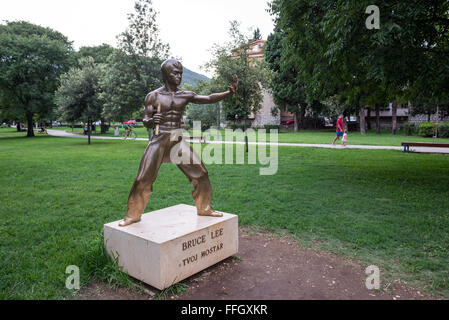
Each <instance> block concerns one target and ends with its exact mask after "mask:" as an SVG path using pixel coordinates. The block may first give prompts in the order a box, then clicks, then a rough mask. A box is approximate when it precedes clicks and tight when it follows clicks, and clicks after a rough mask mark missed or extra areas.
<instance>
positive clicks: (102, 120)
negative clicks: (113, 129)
mask: <svg viewBox="0 0 449 320" xmlns="http://www.w3.org/2000/svg"><path fill="white" fill-rule="evenodd" d="M100 121H101V133H102V134H103V133H106V124H105V123H104V119H102V118H101V119H100Z"/></svg>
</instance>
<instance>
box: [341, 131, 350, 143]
mask: <svg viewBox="0 0 449 320" xmlns="http://www.w3.org/2000/svg"><path fill="white" fill-rule="evenodd" d="M347 140H348V134H347V133H345V134H344V135H343V139H341V141H344V142H346V141H347Z"/></svg>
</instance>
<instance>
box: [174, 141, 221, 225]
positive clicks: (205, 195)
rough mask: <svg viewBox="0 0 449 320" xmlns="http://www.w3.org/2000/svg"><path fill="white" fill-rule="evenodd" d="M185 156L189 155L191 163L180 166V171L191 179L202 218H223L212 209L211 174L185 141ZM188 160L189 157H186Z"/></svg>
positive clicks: (182, 148)
mask: <svg viewBox="0 0 449 320" xmlns="http://www.w3.org/2000/svg"><path fill="white" fill-rule="evenodd" d="M181 150H182V153H183V155H188V159H190V162H189V163H182V164H178V167H179V169H181V171H182V172H183V173H184V174H185V175H186V176H187V178H189V180H190V183H191V184H192V185H193V192H192V196H193V200H194V201H195V205H196V208H197V213H198V215H200V216H212V217H222V216H223V214H221V213H219V212H216V211H215V210H213V209H212V205H211V202H212V186H211V184H210V181H209V174H208V172H207V169H206V167H205V166H204V164H203V163H202V162H201V159H200V158H199V156H198V155H197V154H196V153H195V152H194V151H193V150H192V148H191V147H190V145H188V144H187V143H186V142H185V141H184V140H183V141H182V142H181ZM186 158H187V157H186Z"/></svg>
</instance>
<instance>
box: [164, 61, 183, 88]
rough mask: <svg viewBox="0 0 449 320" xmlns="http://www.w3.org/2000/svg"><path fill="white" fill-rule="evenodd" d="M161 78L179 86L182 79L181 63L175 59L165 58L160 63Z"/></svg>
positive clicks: (165, 81)
mask: <svg viewBox="0 0 449 320" xmlns="http://www.w3.org/2000/svg"><path fill="white" fill-rule="evenodd" d="M161 71H162V79H163V80H164V83H167V82H169V83H171V84H176V85H177V86H179V85H180V84H181V80H182V64H181V62H179V61H178V60H176V59H167V60H165V61H164V62H163V63H162V65H161Z"/></svg>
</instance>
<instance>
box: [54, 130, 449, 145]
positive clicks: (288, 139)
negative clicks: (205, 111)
mask: <svg viewBox="0 0 449 320" xmlns="http://www.w3.org/2000/svg"><path fill="white" fill-rule="evenodd" d="M55 129H58V128H56V127H55ZM59 129H61V130H65V131H67V132H69V133H72V129H71V128H67V127H60V128H59ZM124 131H125V130H124V129H123V128H120V134H121V133H122V132H124ZM135 131H136V133H137V135H138V137H139V138H146V137H148V132H147V129H146V128H135ZM73 132H74V133H78V134H83V130H82V129H74V131H73ZM97 132H99V130H98V131H97ZM190 134H192V131H190ZM211 134H212V136H213V139H216V130H213V129H212V130H211ZM97 135H98V136H108V137H113V136H114V130H113V128H111V129H109V131H108V132H107V133H105V134H100V133H98V134H97ZM198 135H199V134H195V136H198ZM220 135H221V137H222V138H221V139H224V138H225V134H224V130H220ZM334 137H335V131H334V130H301V131H299V132H294V131H292V130H281V131H280V132H279V142H281V143H309V144H330V143H332V140H333V139H334ZM403 141H413V142H438V143H449V139H447V138H437V139H433V138H424V137H420V136H407V135H405V133H404V132H402V131H399V132H398V133H397V134H396V135H392V134H391V132H390V131H387V130H382V131H381V134H376V131H375V130H368V132H367V133H366V134H365V135H362V134H360V132H359V131H352V132H349V133H348V144H352V145H375V146H401V142H403ZM337 143H341V142H337Z"/></svg>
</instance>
